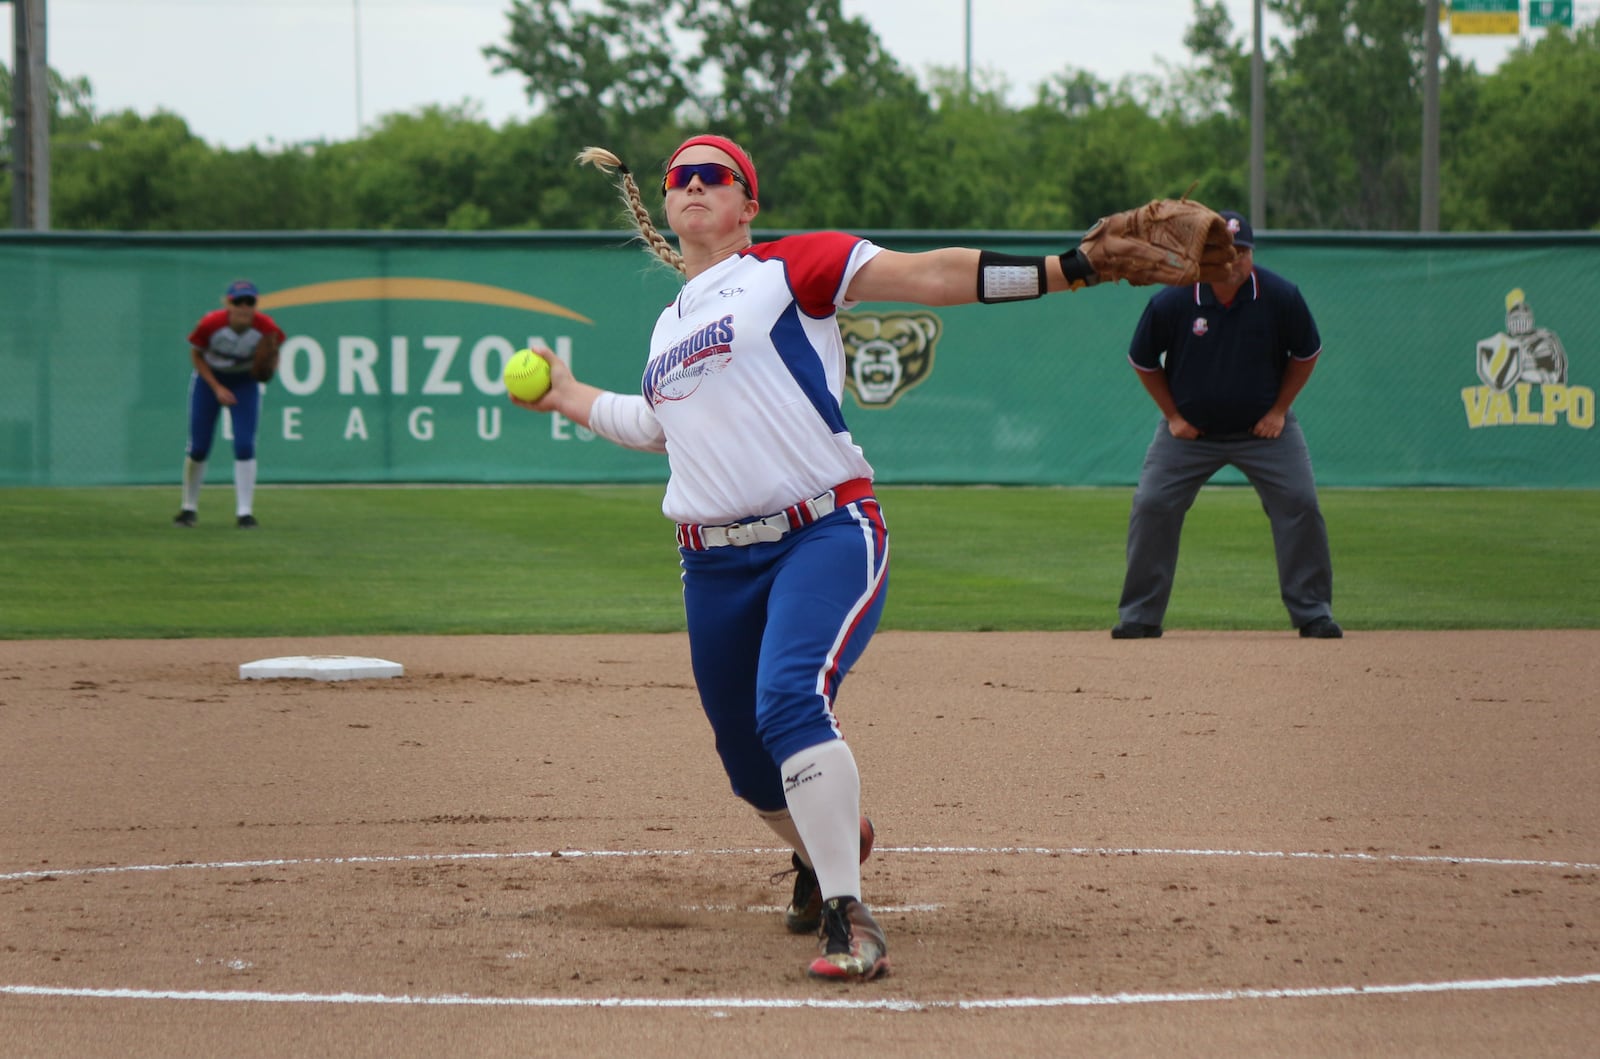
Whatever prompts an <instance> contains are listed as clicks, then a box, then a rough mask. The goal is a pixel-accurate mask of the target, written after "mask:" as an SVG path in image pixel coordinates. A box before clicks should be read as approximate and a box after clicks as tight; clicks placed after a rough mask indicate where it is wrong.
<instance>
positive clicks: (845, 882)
mask: <svg viewBox="0 0 1600 1059" xmlns="http://www.w3.org/2000/svg"><path fill="white" fill-rule="evenodd" d="M781 768H782V769H783V796H784V799H785V800H786V801H788V803H789V814H790V815H791V816H792V817H793V818H794V824H795V827H796V828H797V829H798V830H799V832H800V838H801V840H802V841H803V842H804V843H805V850H806V852H807V853H808V854H810V856H811V867H812V869H813V870H814V871H815V872H816V873H817V883H818V885H819V886H820V887H821V889H822V897H823V900H828V899H829V898H833V897H856V898H859V897H860V896H861V774H860V773H859V772H857V771H856V759H855V755H854V754H852V753H851V752H850V747H849V746H848V745H847V744H846V743H845V741H844V740H843V739H835V740H832V741H831V742H827V743H821V744H819V745H817V746H814V747H812V748H811V749H809V750H802V751H801V752H800V753H798V754H795V755H794V756H793V757H791V758H789V759H788V760H787V761H785V762H784V763H783V764H782V766H781Z"/></svg>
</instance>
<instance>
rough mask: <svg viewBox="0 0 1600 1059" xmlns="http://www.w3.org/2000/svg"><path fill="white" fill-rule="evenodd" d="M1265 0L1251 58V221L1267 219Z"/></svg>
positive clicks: (1257, 2) (1258, 9)
mask: <svg viewBox="0 0 1600 1059" xmlns="http://www.w3.org/2000/svg"><path fill="white" fill-rule="evenodd" d="M1261 2H1262V0H1255V53H1254V55H1252V56H1251V59H1250V224H1251V226H1252V227H1265V226H1266V223H1267V59H1266V55H1265V54H1264V52H1263V49H1262V44H1261V35H1262V33H1261Z"/></svg>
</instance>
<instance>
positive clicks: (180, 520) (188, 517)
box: [172, 508, 200, 529]
mask: <svg viewBox="0 0 1600 1059" xmlns="http://www.w3.org/2000/svg"><path fill="white" fill-rule="evenodd" d="M199 521H200V516H199V515H197V514H195V513H194V512H193V511H190V510H189V509H188V508H184V509H183V510H182V511H180V512H178V517H177V518H175V519H173V520H172V524H173V525H174V526H182V527H184V528H185V529H193V528H194V524H195V523H196V522H199Z"/></svg>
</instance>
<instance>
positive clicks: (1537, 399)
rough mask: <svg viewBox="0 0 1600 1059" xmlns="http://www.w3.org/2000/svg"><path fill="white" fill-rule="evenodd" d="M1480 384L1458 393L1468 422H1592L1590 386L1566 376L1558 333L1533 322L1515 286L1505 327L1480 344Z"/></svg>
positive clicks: (1481, 424) (1492, 424)
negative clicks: (1574, 381) (1579, 383)
mask: <svg viewBox="0 0 1600 1059" xmlns="http://www.w3.org/2000/svg"><path fill="white" fill-rule="evenodd" d="M1477 365H1478V379H1479V381H1480V382H1482V384H1483V385H1481V386H1468V387H1466V388H1465V389H1463V390H1462V391H1461V401H1462V404H1463V405H1465V406H1466V411H1467V425H1468V426H1469V427H1472V428H1473V429H1474V430H1476V429H1477V428H1479V427H1498V426H1553V425H1555V424H1556V423H1560V422H1565V423H1566V424H1567V425H1568V426H1573V427H1577V428H1578V429H1580V430H1588V429H1590V428H1591V427H1593V426H1594V390H1593V389H1591V388H1590V387H1588V386H1575V385H1572V384H1571V383H1570V382H1568V380H1567V351H1566V349H1565V347H1563V346H1562V344H1561V339H1560V337H1559V336H1558V335H1557V334H1556V333H1555V332H1554V331H1551V330H1550V329H1548V328H1544V327H1535V326H1534V325H1533V307H1532V306H1531V305H1530V304H1529V303H1528V298H1527V295H1526V294H1524V293H1523V291H1522V288H1520V287H1518V288H1517V289H1516V290H1513V291H1511V292H1510V293H1509V294H1507V295H1506V329H1505V330H1504V331H1501V332H1500V333H1498V334H1494V335H1490V336H1489V337H1488V338H1485V339H1483V340H1482V341H1481V342H1479V343H1478V357H1477Z"/></svg>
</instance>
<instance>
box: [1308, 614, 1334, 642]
mask: <svg viewBox="0 0 1600 1059" xmlns="http://www.w3.org/2000/svg"><path fill="white" fill-rule="evenodd" d="M1300 637H1301V639H1305V640H1342V639H1343V638H1344V630H1343V629H1341V628H1339V623H1338V622H1336V621H1334V620H1333V619H1332V618H1312V619H1311V620H1310V621H1308V622H1306V623H1305V624H1304V625H1302V626H1300Z"/></svg>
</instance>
